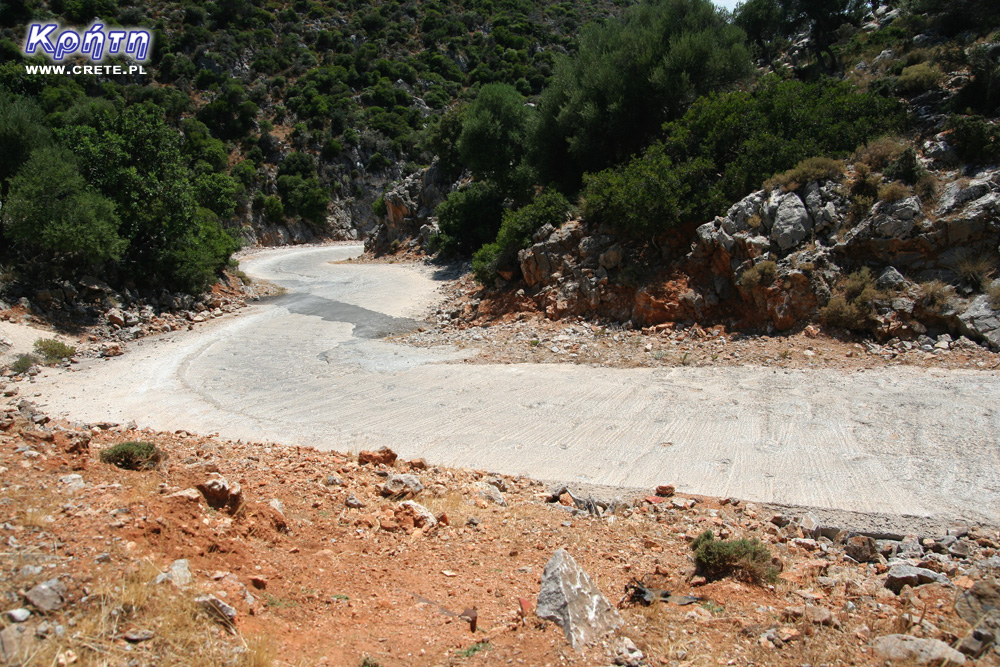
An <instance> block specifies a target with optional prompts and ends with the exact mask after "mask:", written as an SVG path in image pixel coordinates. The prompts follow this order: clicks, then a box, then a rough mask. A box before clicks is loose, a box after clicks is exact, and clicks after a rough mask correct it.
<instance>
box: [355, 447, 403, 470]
mask: <svg viewBox="0 0 1000 667" xmlns="http://www.w3.org/2000/svg"><path fill="white" fill-rule="evenodd" d="M396 458H397V455H396V452H394V451H392V450H391V449H389V448H388V447H382V448H381V449H379V450H378V451H377V452H368V451H364V452H360V453H359V454H358V463H359V464H361V465H366V464H368V463H371V464H372V465H378V464H380V463H381V464H382V465H387V466H391V465H392V464H393V463H395V462H396Z"/></svg>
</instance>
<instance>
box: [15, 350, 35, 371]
mask: <svg viewBox="0 0 1000 667" xmlns="http://www.w3.org/2000/svg"><path fill="white" fill-rule="evenodd" d="M37 363H38V359H37V358H36V357H34V356H33V355H30V354H22V355H21V356H19V357H18V358H17V359H15V360H14V363H12V364H11V365H10V369H11V370H12V371H14V372H15V373H16V374H18V375H20V374H21V373H27V372H28V369H30V368H31V367H32V366H34V365H36V364H37Z"/></svg>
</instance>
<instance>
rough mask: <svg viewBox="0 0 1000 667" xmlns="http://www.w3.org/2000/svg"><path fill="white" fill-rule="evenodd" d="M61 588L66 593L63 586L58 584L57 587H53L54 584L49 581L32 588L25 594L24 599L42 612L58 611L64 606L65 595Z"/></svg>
mask: <svg viewBox="0 0 1000 667" xmlns="http://www.w3.org/2000/svg"><path fill="white" fill-rule="evenodd" d="M60 588H61V589H63V591H65V587H64V586H62V584H58V582H56V585H53V582H48V581H47V582H45V583H44V584H38V585H37V586H35V587H34V588H32V589H31V590H30V591H28V592H27V593H25V594H24V597H25V599H27V600H28V602H30V603H31V604H32V605H33V606H34V607H35V608H36V609H38V610H40V611H58V610H59V609H62V606H63V595H62V591H60V590H59V589H60Z"/></svg>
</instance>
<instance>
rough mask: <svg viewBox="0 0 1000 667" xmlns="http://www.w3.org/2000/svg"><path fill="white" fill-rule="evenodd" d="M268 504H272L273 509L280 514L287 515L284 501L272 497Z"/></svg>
mask: <svg viewBox="0 0 1000 667" xmlns="http://www.w3.org/2000/svg"><path fill="white" fill-rule="evenodd" d="M267 504H268V505H270V507H271V509H273V510H274V511H275V512H277V513H278V514H280V515H281V516H282V517H284V516H285V504H284V503H283V502H281V501H280V500H278V499H277V498H271V500H269V501H268V502H267Z"/></svg>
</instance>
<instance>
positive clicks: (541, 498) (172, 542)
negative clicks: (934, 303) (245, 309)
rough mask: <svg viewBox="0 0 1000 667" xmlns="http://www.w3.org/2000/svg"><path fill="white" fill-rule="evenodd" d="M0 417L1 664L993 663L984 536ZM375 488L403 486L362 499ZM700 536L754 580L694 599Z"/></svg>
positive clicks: (990, 568)
mask: <svg viewBox="0 0 1000 667" xmlns="http://www.w3.org/2000/svg"><path fill="white" fill-rule="evenodd" d="M14 400H17V404H15V405H11V404H8V405H6V406H0V416H3V418H4V422H3V423H4V424H6V426H3V427H2V428H0V509H2V510H3V511H2V512H0V541H2V542H3V543H4V545H5V547H4V550H3V551H2V555H0V591H4V592H3V593H2V594H0V595H2V596H3V597H2V599H3V602H4V607H3V608H2V610H3V611H2V613H3V625H4V627H3V629H2V630H0V660H2V661H6V664H17V663H18V661H19V660H24V659H25V658H26V657H27V656H28V655H35V656H38V658H40V659H41V660H42V661H43V662H44V664H59V661H60V660H62V661H64V662H66V661H68V660H70V658H72V657H74V656H75V659H76V660H77V661H80V662H81V664H89V663H90V662H94V661H95V660H99V659H104V658H106V657H108V656H116V655H124V654H123V653H122V651H124V647H126V646H128V647H130V648H129V658H130V659H131V658H135V659H136V660H138V664H152V663H157V664H170V663H169V661H168V660H167V657H168V656H173V658H172V659H180V660H182V661H183V657H182V656H180V657H178V656H177V654H176V650H177V649H176V647H177V646H178V645H181V644H178V641H179V640H178V637H183V638H185V639H183V641H184V642H190V644H184V645H190V646H199V647H201V648H200V649H199V650H202V651H204V652H205V653H204V655H211V656H213V657H212V658H211V660H214V661H215V662H216V663H217V664H226V663H230V664H232V663H235V662H236V661H237V660H238V659H244V658H241V657H240V656H244V657H247V656H249V655H250V654H247V653H246V652H247V651H251V652H253V651H263V650H264V649H263V648H261V647H270V649H271V650H272V654H277V655H281V656H282V658H281V659H282V660H283V661H286V662H287V661H290V662H291V663H292V664H296V663H303V664H317V665H323V664H326V665H342V664H354V665H356V664H360V663H361V661H362V660H363V659H364V658H365V657H370V658H371V659H372V660H377V662H378V663H379V664H380V665H418V666H419V665H440V664H458V662H459V661H465V660H469V658H466V657H463V656H465V655H467V654H468V655H472V653H475V654H476V655H477V656H481V657H477V658H476V659H477V660H482V662H483V664H507V663H508V662H510V663H511V664H531V665H544V664H548V663H552V664H557V663H561V664H568V665H594V666H598V665H600V666H601V667H604V666H606V665H609V664H617V665H676V666H678V667H679V666H680V665H687V664H690V663H691V661H692V660H696V659H697V660H698V661H700V662H704V663H706V664H733V665H746V666H749V665H750V664H753V665H761V664H767V665H779V666H788V667H791V666H793V665H802V664H806V663H808V664H813V665H818V664H830V665H832V664H836V663H837V661H838V660H839V661H841V663H842V664H855V665H873V666H874V665H882V664H884V663H885V661H886V660H920V659H923V657H925V656H929V657H927V659H928V660H930V661H931V662H929V663H927V664H933V661H934V660H940V659H942V658H943V659H947V660H950V661H951V664H961V661H962V660H964V661H965V662H964V664H967V665H968V664H974V665H995V664H997V662H998V660H1000V652H998V649H997V643H996V638H997V637H998V636H1000V633H998V625H1000V610H998V609H1000V608H998V602H1000V585H998V584H997V583H996V578H997V576H998V575H1000V556H998V554H997V552H998V549H1000V532H998V529H997V527H996V526H986V525H965V526H951V527H949V526H941V527H940V528H937V529H930V528H918V529H917V530H916V532H914V526H918V525H919V526H922V525H925V524H916V523H909V524H907V523H906V521H905V520H903V519H899V521H900V522H901V523H899V524H898V528H895V529H893V528H891V527H889V526H886V524H885V522H884V521H882V520H880V522H879V525H882V526H885V527H883V528H879V529H877V530H875V529H873V528H872V526H869V525H867V524H865V525H856V526H854V525H839V524H837V523H834V522H831V520H830V519H829V517H828V515H826V514H823V513H822V512H819V511H816V512H811V511H795V510H785V511H782V512H781V513H775V512H772V511H769V510H768V509H766V508H765V507H763V506H760V505H756V504H754V503H748V502H745V501H740V500H738V499H731V498H726V499H714V498H705V497H701V496H697V495H694V494H691V493H688V490H686V489H684V488H676V486H675V485H674V484H671V483H670V482H671V481H672V480H669V478H667V479H665V480H664V482H663V483H662V484H659V485H657V486H654V487H651V488H649V489H644V490H637V491H625V490H601V489H594V488H578V487H573V486H572V485H555V486H550V485H547V484H542V483H540V482H537V481H535V480H531V479H527V478H511V477H507V476H503V475H496V474H491V473H489V472H487V471H475V470H452V469H447V468H443V467H439V466H435V465H434V463H433V462H429V463H428V462H422V461H412V462H411V461H403V460H400V459H399V458H398V457H396V456H395V454H394V453H393V452H391V450H384V451H382V452H381V453H380V454H379V458H380V460H381V461H390V460H391V463H389V464H387V463H384V462H371V461H370V460H369V459H368V457H365V460H366V462H365V463H363V464H362V463H360V462H359V458H358V457H356V456H354V455H351V454H344V453H337V452H323V451H317V450H314V449H309V448H304V447H278V446H274V445H268V444H258V443H252V444H251V443H242V442H231V441H225V440H219V439H217V438H213V437H202V436H197V435H192V434H189V433H186V432H178V433H158V432H152V431H146V430H137V429H135V428H134V426H132V425H128V424H125V425H116V424H70V423H65V422H61V421H58V420H50V419H48V418H46V417H45V415H44V414H43V413H41V412H40V411H39V410H38V409H37V407H35V406H33V405H31V404H30V403H29V402H27V401H23V400H20V399H14ZM69 434H77V435H72V436H71V435H69ZM80 434H87V436H88V438H83V437H82V435H80ZM85 440H86V442H87V445H86V446H82V444H81V443H82V442H84V441H85ZM127 440H144V441H148V442H152V443H153V444H155V445H156V446H157V447H159V448H161V449H162V450H164V451H166V452H167V454H168V456H167V458H166V460H165V461H164V462H163V463H161V464H160V466H159V467H158V468H157V469H155V470H144V471H129V470H122V469H119V468H116V467H114V466H112V465H108V464H103V463H100V462H99V459H98V456H99V453H100V451H101V450H103V449H104V448H106V447H109V446H111V445H113V444H115V443H118V442H124V441H127ZM28 453H33V456H26V454H28ZM68 476H76V477H74V479H73V480H72V481H71V482H70V483H67V482H64V481H61V480H64V479H65V478H66V477H68ZM331 477H332V478H335V480H336V482H335V483H329V482H330V478H331ZM395 478H412V479H409V480H408V481H409V482H410V484H409V485H407V484H406V483H402V484H401V485H400V486H399V487H398V488H399V490H400V491H404V493H403V494H402V496H401V495H400V494H399V493H392V494H391V495H388V496H386V495H384V491H385V489H386V486H387V483H388V482H389V481H390V480H391V479H395ZM414 481H416V482H419V485H420V487H422V488H421V490H419V491H415V489H416V488H417V487H416V486H415V485H414V484H413V482H414ZM78 483H79V484H78ZM71 485H73V486H77V487H78V488H76V489H75V490H74V491H73V492H71V493H69V492H66V491H65V489H66V488H67V487H69V486H71ZM396 488H397V487H396V486H392V489H393V490H394V489H396ZM490 490H492V491H490ZM411 492H413V495H414V497H412V498H407V497H405V496H406V495H408V494H409V493H411ZM493 493H496V494H500V496H501V497H502V498H503V500H504V502H505V503H506V505H502V504H499V503H497V502H494V501H493V500H490V499H489V498H488V497H484V494H486V496H492V495H493ZM234 498H238V500H235V501H234ZM234 507H235V509H234ZM872 525H874V524H872ZM705 530H711V531H713V533H714V534H715V535H716V536H717V539H720V540H722V539H741V538H746V539H758V540H760V541H761V542H762V543H764V544H765V545H766V546H767V547H768V548H769V549H770V550H771V552H772V554H773V556H774V557H775V558H777V559H778V560H779V561H780V563H781V564H782V568H783V569H782V572H781V574H780V577H779V579H778V581H777V582H776V583H775V584H774V585H771V586H769V585H760V586H757V585H751V584H748V583H745V582H743V581H741V580H737V579H733V578H731V577H723V578H720V579H717V580H713V581H705V580H704V578H702V577H696V576H695V567H694V562H693V560H692V552H691V548H690V546H689V544H690V541H691V540H693V539H694V538H695V537H696V536H698V535H699V534H701V533H702V532H704V531H705ZM554 554H555V555H554ZM536 600H537V605H536V604H535V601H536ZM536 609H537V611H536ZM543 618H548V619H554V620H556V621H557V622H559V623H561V624H562V626H559V625H556V623H552V622H548V621H546V620H543ZM171 619H173V620H171ZM181 619H183V621H182V620H181ZM610 630H614V631H613V632H611V633H610V634H605V633H607V632H608V631H610ZM248 647H249V648H248ZM470 652H471V653H470ZM896 656H903V657H902V658H899V657H896ZM519 661H523V663H521V662H519ZM67 664H69V663H67ZM463 664H464V663H463ZM470 664H471V663H470Z"/></svg>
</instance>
